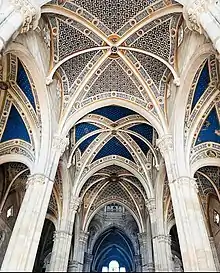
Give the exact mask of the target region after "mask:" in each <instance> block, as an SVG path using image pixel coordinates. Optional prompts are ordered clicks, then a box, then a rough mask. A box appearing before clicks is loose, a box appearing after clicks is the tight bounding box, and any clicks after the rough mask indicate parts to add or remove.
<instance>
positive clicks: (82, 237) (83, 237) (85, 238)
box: [79, 230, 89, 245]
mask: <svg viewBox="0 0 220 273" xmlns="http://www.w3.org/2000/svg"><path fill="white" fill-rule="evenodd" d="M88 237H89V232H85V231H83V230H81V231H80V235H79V242H81V244H83V245H84V244H87V241H88Z"/></svg>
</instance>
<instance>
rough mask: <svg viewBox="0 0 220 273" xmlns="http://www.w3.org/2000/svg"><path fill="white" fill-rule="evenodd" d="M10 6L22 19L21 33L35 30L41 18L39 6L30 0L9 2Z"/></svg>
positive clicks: (12, 0)
mask: <svg viewBox="0 0 220 273" xmlns="http://www.w3.org/2000/svg"><path fill="white" fill-rule="evenodd" d="M10 2H11V4H12V5H13V7H14V8H15V10H18V11H19V12H20V13H21V15H22V17H23V24H22V28H21V31H20V32H21V33H24V32H27V31H29V30H31V29H35V28H36V27H37V25H38V21H39V19H40V16H41V9H40V6H39V5H37V4H36V1H31V0H10Z"/></svg>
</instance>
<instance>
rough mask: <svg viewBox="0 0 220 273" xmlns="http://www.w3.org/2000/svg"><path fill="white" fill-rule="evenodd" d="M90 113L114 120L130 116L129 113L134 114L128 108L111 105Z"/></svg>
mask: <svg viewBox="0 0 220 273" xmlns="http://www.w3.org/2000/svg"><path fill="white" fill-rule="evenodd" d="M92 114H96V115H100V116H103V117H106V118H108V119H110V120H112V121H114V122H115V121H117V120H119V119H121V118H124V117H127V116H130V115H135V114H136V113H135V112H134V111H132V110H130V109H128V108H124V107H121V106H116V105H111V106H105V107H102V108H99V109H97V110H95V111H93V112H92Z"/></svg>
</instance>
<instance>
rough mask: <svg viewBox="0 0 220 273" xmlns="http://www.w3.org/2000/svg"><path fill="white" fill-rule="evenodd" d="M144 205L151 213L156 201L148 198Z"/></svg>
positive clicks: (153, 211)
mask: <svg viewBox="0 0 220 273" xmlns="http://www.w3.org/2000/svg"><path fill="white" fill-rule="evenodd" d="M145 204H146V207H147V209H148V211H149V214H153V213H155V212H156V201H155V198H149V199H148V200H147V201H146V203H145Z"/></svg>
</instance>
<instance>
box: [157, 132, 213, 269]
mask: <svg viewBox="0 0 220 273" xmlns="http://www.w3.org/2000/svg"><path fill="white" fill-rule="evenodd" d="M157 145H158V147H159V149H160V151H161V153H162V155H163V157H164V159H165V164H166V169H167V176H168V180H169V188H170V193H171V198H172V203H173V209H174V214H175V220H176V225H177V230H178V236H179V242H180V248H181V254H182V259H183V265H184V270H185V271H209V272H210V271H216V268H215V263H214V259H213V255H212V251H211V247H210V242H209V238H208V234H207V230H206V226H205V223H204V218H203V214H202V210H201V206H200V203H199V198H198V194H197V185H196V181H195V179H193V178H191V177H187V176H184V177H183V176H181V177H178V174H177V169H176V165H175V164H178V162H176V163H175V160H174V152H173V141H172V137H171V135H165V136H164V137H163V138H161V139H160V140H158V142H157ZM179 168H181V166H179Z"/></svg>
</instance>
